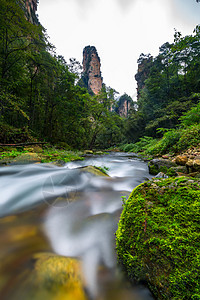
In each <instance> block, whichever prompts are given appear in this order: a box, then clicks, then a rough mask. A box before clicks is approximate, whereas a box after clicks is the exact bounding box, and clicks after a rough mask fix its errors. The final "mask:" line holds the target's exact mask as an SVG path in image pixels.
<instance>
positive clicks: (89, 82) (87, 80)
mask: <svg viewBox="0 0 200 300" xmlns="http://www.w3.org/2000/svg"><path fill="white" fill-rule="evenodd" d="M100 68H101V63H100V58H99V56H98V53H97V50H96V48H95V47H94V46H87V47H85V48H84V50H83V76H82V80H83V82H84V84H85V86H86V87H87V88H88V90H89V91H90V92H92V93H94V94H95V95H98V94H99V93H100V91H101V89H102V83H103V78H102V77H101V70H100Z"/></svg>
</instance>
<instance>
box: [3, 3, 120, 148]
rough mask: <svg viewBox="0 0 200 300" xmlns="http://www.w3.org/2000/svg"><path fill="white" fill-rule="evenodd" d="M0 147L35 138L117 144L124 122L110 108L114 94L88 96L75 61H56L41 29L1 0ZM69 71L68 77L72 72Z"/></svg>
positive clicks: (107, 91) (87, 145) (17, 8)
mask: <svg viewBox="0 0 200 300" xmlns="http://www.w3.org/2000/svg"><path fill="white" fill-rule="evenodd" d="M0 7H1V8H0V132H1V133H0V143H15V142H19V141H27V140H28V139H39V140H45V141H47V142H50V143H51V144H60V143H61V144H63V143H65V146H67V145H68V146H69V147H71V148H76V149H80V148H91V147H94V145H95V146H96V147H98V145H101V147H108V146H110V145H112V144H116V143H120V142H121V138H122V130H121V128H122V126H123V125H122V119H121V118H120V117H118V115H117V114H115V113H114V112H113V113H111V112H109V110H108V108H110V107H111V105H113V101H114V90H113V89H111V88H107V87H106V86H105V85H104V87H103V89H102V92H101V93H100V94H99V95H97V96H91V95H90V94H89V93H88V91H87V90H86V89H85V88H81V87H80V86H79V85H78V84H77V79H78V78H77V75H76V66H77V64H76V63H77V62H76V60H74V59H71V60H70V63H69V64H67V62H66V61H65V59H64V58H63V57H62V56H57V55H56V54H55V52H54V50H55V49H54V46H53V45H51V44H50V43H49V42H48V37H47V34H46V31H45V29H44V28H43V27H42V25H33V24H31V23H30V22H28V21H27V20H26V19H25V16H24V11H23V10H22V9H21V7H20V6H19V5H18V1H15V0H7V1H6V0H0ZM69 70H70V71H71V72H70V71H69Z"/></svg>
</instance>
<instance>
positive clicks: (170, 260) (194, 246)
mask: <svg viewBox="0 0 200 300" xmlns="http://www.w3.org/2000/svg"><path fill="white" fill-rule="evenodd" d="M199 220H200V181H198V180H193V179H192V180H191V179H189V178H186V177H180V178H169V179H159V180H158V179H156V180H155V179H154V180H153V181H150V182H146V183H144V184H142V185H140V186H138V187H137V188H136V189H135V190H133V192H132V194H131V195H130V197H129V199H128V201H127V202H126V204H125V206H124V210H123V212H122V215H121V219H120V222H119V227H118V231H117V252H118V260H119V263H121V264H122V265H123V266H124V268H125V271H126V272H127V274H128V276H129V278H130V280H138V281H140V280H144V281H147V282H148V284H149V286H150V288H151V290H152V291H153V293H154V294H155V296H156V297H157V298H158V299H179V300H180V299H181V300H183V299H199V297H200V289H199V282H200V277H199V266H200V264H199V262H200V252H199V248H200V225H199Z"/></svg>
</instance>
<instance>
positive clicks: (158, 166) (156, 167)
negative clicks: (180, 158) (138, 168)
mask: <svg viewBox="0 0 200 300" xmlns="http://www.w3.org/2000/svg"><path fill="white" fill-rule="evenodd" d="M176 166H177V165H176V163H174V162H172V161H171V160H169V159H162V158H155V159H152V160H151V161H150V162H149V164H148V167H149V173H150V174H152V175H157V174H158V173H159V172H163V173H167V171H168V169H169V168H171V167H176Z"/></svg>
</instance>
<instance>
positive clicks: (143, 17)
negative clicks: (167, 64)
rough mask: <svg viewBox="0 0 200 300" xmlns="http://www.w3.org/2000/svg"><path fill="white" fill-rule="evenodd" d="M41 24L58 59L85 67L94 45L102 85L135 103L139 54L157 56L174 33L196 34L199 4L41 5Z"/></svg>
mask: <svg viewBox="0 0 200 300" xmlns="http://www.w3.org/2000/svg"><path fill="white" fill-rule="evenodd" d="M38 14H39V20H40V22H41V23H42V25H43V26H44V27H45V28H46V29H47V33H48V35H49V36H50V41H51V42H52V43H53V44H54V45H55V46H56V49H57V54H59V55H63V56H64V57H65V59H66V60H67V61H69V58H70V57H75V58H76V59H77V60H78V61H80V62H81V63H82V53H83V48H84V47H85V46H88V45H91V46H95V47H96V49H97V51H98V54H99V56H100V58H101V71H102V76H103V80H104V83H105V84H106V85H107V86H111V87H112V88H114V89H116V90H117V91H118V92H119V93H120V94H123V93H125V92H126V93H127V94H128V95H130V96H132V97H133V98H135V95H136V82H135V79H134V75H135V74H136V72H137V59H138V57H139V55H140V53H142V52H143V53H145V54H146V53H151V54H152V55H154V56H156V55H157V54H158V51H159V47H160V46H161V45H162V44H164V43H165V42H167V41H168V42H173V36H174V28H176V29H177V30H178V31H181V32H182V34H183V35H187V34H192V31H193V29H194V28H195V26H196V25H197V24H199V23H200V3H196V0H39V7H38Z"/></svg>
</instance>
